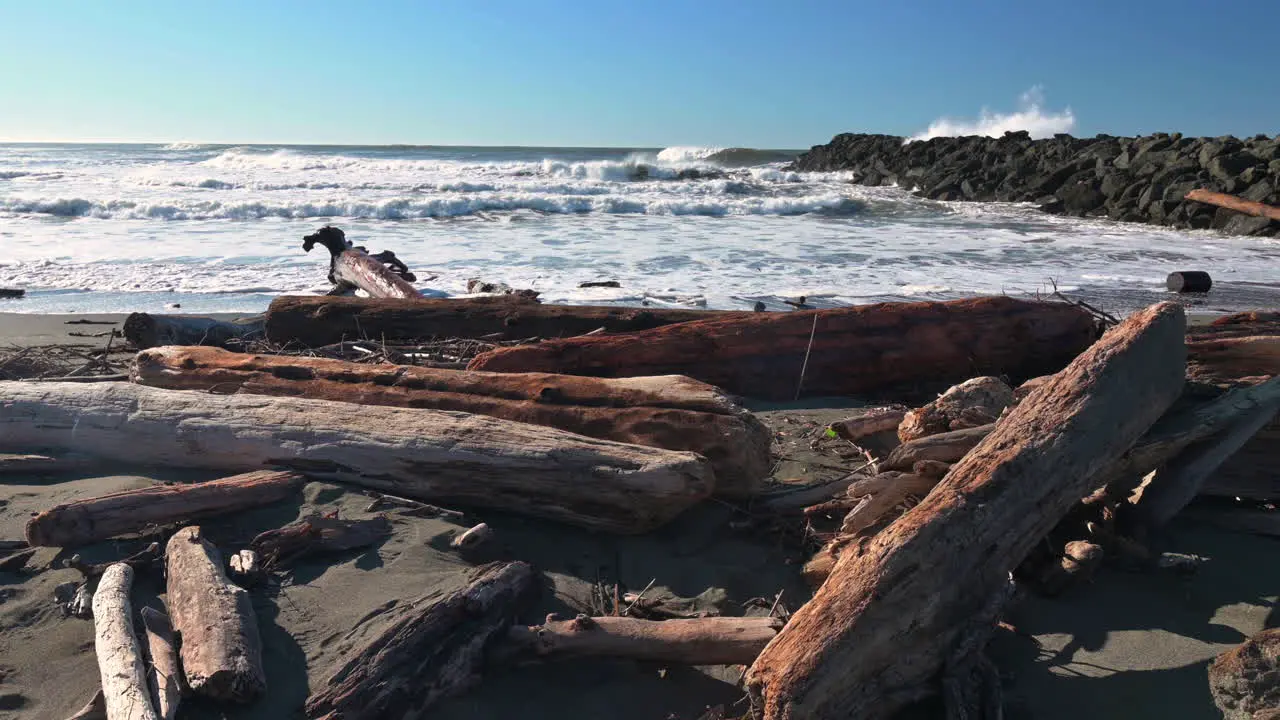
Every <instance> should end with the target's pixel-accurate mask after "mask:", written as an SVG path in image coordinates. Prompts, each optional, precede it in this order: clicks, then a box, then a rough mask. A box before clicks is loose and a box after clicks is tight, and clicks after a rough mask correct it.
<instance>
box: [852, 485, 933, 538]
mask: <svg viewBox="0 0 1280 720" xmlns="http://www.w3.org/2000/svg"><path fill="white" fill-rule="evenodd" d="M886 476H887V477H888V478H889V481H888V482H886V483H885V484H884V486H883V487H880V488H878V489H877V490H876V491H875V492H869V493H868V492H866V490H859V489H858V485H860V484H861V483H855V484H854V485H853V486H851V487H850V488H849V492H848V495H849V496H850V497H858V496H859V495H862V500H861V502H859V503H858V504H857V505H856V506H855V507H854V508H853V509H852V510H850V511H849V514H848V515H845V518H844V522H843V523H842V524H841V526H840V532H842V533H845V534H857V533H860V532H862V531H863V530H866V529H867V528H869V527H871V526H872V525H875V524H876V523H878V522H880V520H881V518H883V517H885V516H886V515H887V514H889V513H890V512H892V511H893V510H894V508H896V507H898V506H899V505H901V504H902V503H903V502H904V501H906V499H907V498H908V497H909V496H912V495H915V496H917V497H924V496H926V495H928V494H929V492H930V491H931V490H933V488H934V486H935V485H937V484H938V478H931V477H921V476H919V475H914V474H911V473H900V472H892V471H891V472H887V473H882V474H881V475H878V476H876V477H877V478H880V477H886ZM864 493H865V494H864Z"/></svg>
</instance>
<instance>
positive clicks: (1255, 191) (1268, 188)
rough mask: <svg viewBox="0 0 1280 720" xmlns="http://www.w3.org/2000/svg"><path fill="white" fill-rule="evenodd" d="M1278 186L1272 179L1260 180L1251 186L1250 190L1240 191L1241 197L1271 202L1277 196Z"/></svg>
mask: <svg viewBox="0 0 1280 720" xmlns="http://www.w3.org/2000/svg"><path fill="white" fill-rule="evenodd" d="M1275 192H1276V188H1275V186H1274V185H1272V184H1271V181H1270V180H1259V181H1258V182H1256V183H1254V184H1253V185H1252V186H1250V187H1249V189H1248V190H1245V191H1244V192H1242V193H1240V197H1242V198H1244V199H1245V200H1252V201H1254V202H1260V203H1268V204H1269V203H1271V202H1272V201H1273V200H1274V199H1275V198H1274V197H1273V196H1274V195H1275Z"/></svg>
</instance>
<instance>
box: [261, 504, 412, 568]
mask: <svg viewBox="0 0 1280 720" xmlns="http://www.w3.org/2000/svg"><path fill="white" fill-rule="evenodd" d="M389 535H391V521H390V520H388V519H387V517H386V516H385V515H375V516H374V517H372V518H368V519H365V520H348V519H346V518H338V517H328V516H325V515H320V514H318V513H317V514H314V515H311V516H309V517H306V518H303V519H302V520H299V521H297V522H292V523H289V524H288V525H285V526H284V527H281V528H276V529H274V530H267V531H266V532H262V533H259V534H258V535H257V536H255V537H254V538H253V540H251V541H250V542H249V548H250V549H251V550H252V551H253V552H254V553H255V554H256V555H257V556H258V558H259V559H260V560H261V569H262V570H263V571H266V570H272V569H275V568H277V567H280V566H281V565H284V564H287V563H289V562H291V561H293V560H298V559H300V558H303V557H306V556H307V555H311V554H314V553H326V552H331V553H332V552H343V551H346V550H353V549H355V548H358V547H366V546H369V545H373V544H375V543H378V542H381V541H383V540H385V539H386V538H387V537H388V536H389Z"/></svg>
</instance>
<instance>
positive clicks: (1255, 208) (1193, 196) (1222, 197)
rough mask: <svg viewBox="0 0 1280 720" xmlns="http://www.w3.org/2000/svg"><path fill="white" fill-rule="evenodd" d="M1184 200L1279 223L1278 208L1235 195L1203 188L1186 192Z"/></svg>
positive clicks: (1279, 213)
mask: <svg viewBox="0 0 1280 720" xmlns="http://www.w3.org/2000/svg"><path fill="white" fill-rule="evenodd" d="M1186 199H1187V200H1194V201H1195V202H1201V203H1204V204H1206V205H1213V206H1215V207H1220V208H1226V209H1228V210H1234V211H1236V212H1238V213H1244V214H1245V215H1253V216H1254V217H1264V218H1270V219H1271V220H1277V221H1280V207H1276V206H1274V205H1267V204H1266V203H1260V202H1255V201H1253V200H1245V199H1244V198H1241V197H1236V196H1235V195H1227V194H1226V193H1220V192H1214V191H1212V190H1208V189H1205V188H1197V189H1195V190H1192V191H1190V192H1188V193H1187V195H1186Z"/></svg>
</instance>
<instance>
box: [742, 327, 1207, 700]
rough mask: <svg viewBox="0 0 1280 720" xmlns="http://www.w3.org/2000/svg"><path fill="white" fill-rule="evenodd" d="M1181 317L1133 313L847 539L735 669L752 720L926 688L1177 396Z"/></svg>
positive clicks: (905, 696)
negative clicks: (901, 509) (862, 533)
mask: <svg viewBox="0 0 1280 720" xmlns="http://www.w3.org/2000/svg"><path fill="white" fill-rule="evenodd" d="M1185 325H1186V321H1185V318H1184V315H1183V311H1182V309H1181V308H1180V307H1178V306H1177V305H1174V304H1171V303H1166V304H1162V305H1157V306H1155V307H1153V308H1150V309H1147V310H1145V311H1142V312H1139V313H1136V314H1134V315H1133V316H1131V317H1130V318H1129V319H1128V320H1126V321H1125V322H1124V323H1122V324H1121V325H1119V326H1118V327H1116V328H1114V329H1112V330H1111V331H1110V332H1108V333H1107V334H1106V335H1105V336H1104V337H1103V338H1102V339H1101V340H1099V341H1098V342H1097V343H1096V344H1095V345H1094V346H1093V347H1091V348H1090V349H1089V350H1088V351H1086V352H1085V353H1084V354H1082V355H1081V356H1080V357H1078V358H1077V359H1076V360H1074V361H1073V362H1072V363H1071V364H1070V365H1069V366H1068V367H1067V368H1066V369H1064V370H1063V371H1061V372H1059V373H1058V374H1057V375H1056V376H1055V377H1054V379H1053V380H1051V381H1049V382H1047V383H1046V384H1045V385H1043V386H1042V387H1040V388H1039V389H1038V390H1036V391H1035V392H1033V393H1032V394H1031V395H1030V396H1029V397H1027V398H1026V399H1025V400H1023V402H1022V403H1021V404H1020V405H1018V406H1017V407H1016V408H1015V409H1014V410H1012V411H1011V412H1010V413H1008V414H1007V415H1006V416H1005V417H1004V418H1003V419H1002V420H1001V421H1000V422H999V423H997V426H996V428H995V430H993V431H992V433H991V434H990V435H989V436H987V438H986V439H985V440H984V441H983V442H982V443H980V444H979V445H978V447H976V448H974V450H972V451H971V452H970V453H969V454H968V455H966V456H965V457H964V459H962V460H961V461H960V462H959V463H957V464H956V466H955V467H954V468H952V470H951V472H950V473H948V474H947V476H946V477H945V478H944V479H943V480H942V482H941V483H939V485H938V486H937V487H936V488H934V490H933V491H932V492H931V493H929V495H928V496H927V497H926V498H925V499H924V500H923V501H922V502H921V503H920V504H919V505H916V506H915V507H914V508H912V509H911V510H910V511H909V512H908V513H907V514H906V515H904V516H902V517H901V518H899V519H898V520H897V522H895V523H894V524H893V525H891V526H890V527H889V528H888V529H886V530H885V531H883V532H881V533H879V534H878V535H877V536H876V537H875V538H873V539H872V540H870V541H869V542H867V543H866V544H865V545H859V544H857V543H853V544H850V546H849V547H848V548H846V549H845V550H844V551H843V552H842V554H841V556H840V558H839V560H837V562H836V564H835V568H834V570H832V572H831V576H830V577H829V578H828V579H827V581H826V582H825V583H824V584H823V585H822V587H821V588H819V589H818V591H817V593H816V594H815V595H814V597H813V599H812V600H811V601H809V603H807V604H806V605H804V606H803V607H802V608H801V609H800V610H799V611H797V612H796V613H795V615H793V616H792V618H791V620H790V621H789V622H788V624H787V626H786V627H785V628H784V629H783V630H782V632H781V633H780V634H779V635H778V637H777V638H775V639H774V640H773V642H771V643H770V644H769V646H768V647H767V648H765V650H764V652H763V653H761V655H760V657H758V658H757V659H756V661H755V663H754V664H753V665H752V666H751V671H750V673H749V674H748V678H747V688H748V691H749V693H750V695H751V697H752V701H753V706H754V708H755V710H756V713H757V715H758V716H759V717H761V718H765V719H766V720H801V719H802V718H822V719H824V720H825V719H827V718H832V719H834V718H848V717H857V718H885V717H889V716H890V715H892V714H893V712H894V711H895V710H897V709H899V708H900V707H902V706H903V705H904V704H906V703H907V702H910V701H911V700H913V699H916V698H919V697H921V696H922V695H925V694H930V693H933V692H936V691H937V690H938V687H937V685H936V684H935V683H936V679H937V676H938V673H939V672H940V671H941V670H942V669H943V668H944V666H947V665H950V664H953V663H954V657H953V654H954V652H955V651H956V649H957V647H958V645H959V644H960V641H961V640H962V636H963V635H964V633H965V631H966V630H967V625H968V622H969V621H970V619H972V618H975V617H980V616H982V615H983V614H984V613H985V612H986V608H987V607H988V606H989V605H990V604H991V599H992V598H994V597H997V596H999V595H1001V594H1002V593H1004V592H1005V590H1006V589H1007V587H1008V583H1009V573H1010V572H1011V571H1012V570H1013V569H1014V568H1015V567H1017V565H1018V563H1020V562H1021V561H1022V559H1023V558H1024V557H1025V556H1026V555H1027V553H1028V551H1030V549H1031V548H1032V547H1033V546H1034V545H1035V544H1036V543H1038V542H1039V541H1040V540H1041V539H1042V538H1043V537H1044V536H1045V534H1046V533H1048V532H1049V531H1050V530H1051V529H1052V528H1053V527H1054V525H1055V524H1057V523H1058V521H1059V520H1061V519H1062V517H1063V516H1065V515H1066V513H1067V512H1068V510H1070V509H1071V507H1072V506H1073V505H1075V504H1076V503H1077V502H1079V499H1080V498H1081V497H1084V496H1085V495H1087V494H1088V493H1089V491H1090V490H1091V489H1093V488H1091V487H1089V484H1090V481H1091V479H1092V478H1096V477H1097V475H1098V473H1099V471H1100V470H1102V469H1103V468H1105V467H1106V466H1107V465H1109V464H1110V463H1111V462H1113V461H1114V460H1115V459H1116V458H1118V457H1119V456H1120V454H1121V453H1123V452H1124V451H1125V450H1127V449H1128V448H1129V447H1130V446H1131V445H1132V444H1133V443H1134V442H1135V441H1136V440H1137V439H1138V438H1139V436H1141V434H1142V433H1143V432H1144V431H1145V430H1147V428H1148V427H1150V426H1151V424H1152V423H1154V422H1155V421H1156V419H1157V418H1159V417H1160V415H1161V414H1162V413H1163V412H1164V411H1165V409H1166V408H1167V407H1169V405H1170V404H1171V403H1173V401H1174V400H1175V399H1177V397H1178V395H1179V393H1180V392H1181V390H1182V385H1183V368H1184V363H1185V357H1186V354H1185V348H1184V346H1183V341H1182V338H1183V333H1184V330H1185Z"/></svg>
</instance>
